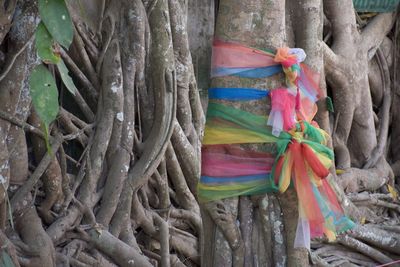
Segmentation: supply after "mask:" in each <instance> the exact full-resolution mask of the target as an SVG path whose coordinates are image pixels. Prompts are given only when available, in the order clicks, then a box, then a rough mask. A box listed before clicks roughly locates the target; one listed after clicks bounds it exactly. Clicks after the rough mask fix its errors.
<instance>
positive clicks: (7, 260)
mask: <svg viewBox="0 0 400 267" xmlns="http://www.w3.org/2000/svg"><path fill="white" fill-rule="evenodd" d="M0 266H1V267H15V265H14V262H13V261H12V259H11V257H10V255H8V253H7V252H6V251H5V250H3V252H2V253H1V261H0Z"/></svg>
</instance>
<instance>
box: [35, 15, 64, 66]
mask: <svg viewBox="0 0 400 267" xmlns="http://www.w3.org/2000/svg"><path fill="white" fill-rule="evenodd" d="M57 46H58V44H57V43H56V42H55V41H54V39H53V38H52V37H51V35H50V33H49V31H48V30H47V28H46V26H45V25H44V23H43V22H40V23H39V25H38V27H37V29H36V48H37V51H38V54H39V57H40V58H41V59H42V60H43V61H44V62H45V63H46V64H49V63H53V64H57V63H58V62H60V54H59V53H57V52H56V51H55V48H56V47H57Z"/></svg>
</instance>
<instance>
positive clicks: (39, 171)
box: [11, 134, 63, 210]
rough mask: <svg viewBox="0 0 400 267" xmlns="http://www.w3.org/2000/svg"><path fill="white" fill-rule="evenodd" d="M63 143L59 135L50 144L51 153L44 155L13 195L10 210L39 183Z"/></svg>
mask: <svg viewBox="0 0 400 267" xmlns="http://www.w3.org/2000/svg"><path fill="white" fill-rule="evenodd" d="M62 141H63V137H62V135H61V134H57V135H56V137H55V138H54V141H53V142H52V143H51V150H52V152H51V153H49V152H47V153H46V155H45V156H44V157H43V159H42V161H41V162H40V163H39V165H38V166H37V168H36V169H35V171H34V172H33V173H32V175H31V177H29V180H27V181H26V182H25V183H24V185H23V186H21V188H20V189H19V190H18V191H17V192H16V193H15V195H14V196H13V197H12V199H11V208H12V209H13V210H14V207H15V206H16V205H17V203H18V202H20V201H22V200H23V199H24V197H25V195H26V194H28V193H29V192H30V191H31V190H32V189H33V187H34V186H35V184H36V183H37V182H38V181H39V179H40V177H41V176H42V175H43V173H44V172H45V171H46V170H47V167H48V166H49V164H50V162H51V161H52V160H53V158H54V156H55V153H56V152H57V150H58V148H59V147H60V145H61V143H62Z"/></svg>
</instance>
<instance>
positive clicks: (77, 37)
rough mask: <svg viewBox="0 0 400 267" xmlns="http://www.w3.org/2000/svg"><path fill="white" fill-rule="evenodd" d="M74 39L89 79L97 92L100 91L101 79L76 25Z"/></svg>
mask: <svg viewBox="0 0 400 267" xmlns="http://www.w3.org/2000/svg"><path fill="white" fill-rule="evenodd" d="M74 37H75V41H76V45H77V48H78V53H79V54H80V56H81V60H82V63H83V65H84V66H85V68H86V70H87V72H88V78H89V80H90V81H91V82H92V84H94V87H95V88H96V89H97V91H99V89H100V82H99V78H98V77H97V74H96V71H95V70H94V68H93V65H92V63H91V62H90V59H89V56H88V54H87V53H86V49H85V45H84V43H83V41H82V38H81V36H80V34H79V32H78V30H77V27H75V25H74Z"/></svg>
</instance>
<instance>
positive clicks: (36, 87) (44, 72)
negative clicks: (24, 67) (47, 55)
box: [29, 65, 59, 126]
mask: <svg viewBox="0 0 400 267" xmlns="http://www.w3.org/2000/svg"><path fill="white" fill-rule="evenodd" d="M29 86H30V92H31V97H32V102H33V106H34V107H35V110H36V112H37V114H38V115H39V118H40V119H41V120H42V121H43V122H44V123H45V125H46V126H48V125H50V123H51V122H52V121H53V120H55V118H56V117H57V114H58V109H59V107H58V90H57V87H56V81H55V80H54V78H53V76H52V75H51V73H50V71H49V70H48V69H47V68H46V67H45V66H43V65H38V66H36V67H35V68H34V69H33V71H32V73H31V77H30V79H29Z"/></svg>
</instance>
